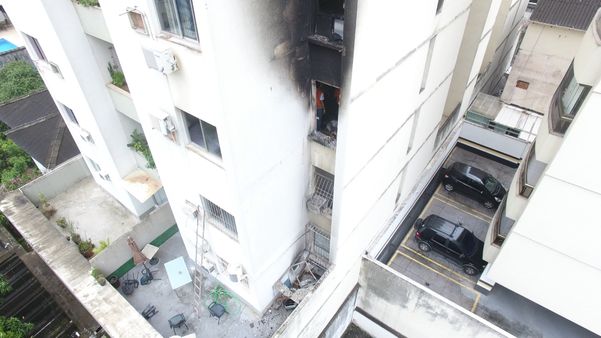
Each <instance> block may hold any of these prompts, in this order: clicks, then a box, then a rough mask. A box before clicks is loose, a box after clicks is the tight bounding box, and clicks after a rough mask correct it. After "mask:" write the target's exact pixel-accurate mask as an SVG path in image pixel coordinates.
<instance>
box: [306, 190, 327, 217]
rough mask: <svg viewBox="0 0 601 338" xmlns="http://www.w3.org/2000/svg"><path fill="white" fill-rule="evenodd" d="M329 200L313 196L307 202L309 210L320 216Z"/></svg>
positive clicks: (316, 195)
mask: <svg viewBox="0 0 601 338" xmlns="http://www.w3.org/2000/svg"><path fill="white" fill-rule="evenodd" d="M327 202H328V200H327V199H326V198H325V197H323V196H320V195H318V194H313V195H311V197H309V199H308V200H307V209H308V210H309V211H311V212H313V213H316V214H319V213H321V212H322V210H323V209H324V208H325V207H326V203H327Z"/></svg>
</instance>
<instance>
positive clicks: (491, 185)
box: [484, 176, 499, 192]
mask: <svg viewBox="0 0 601 338" xmlns="http://www.w3.org/2000/svg"><path fill="white" fill-rule="evenodd" d="M498 185H499V182H497V180H495V179H494V178H492V177H490V176H487V177H485V178H484V187H485V188H486V190H488V191H490V192H495V191H496V190H497V186H498Z"/></svg>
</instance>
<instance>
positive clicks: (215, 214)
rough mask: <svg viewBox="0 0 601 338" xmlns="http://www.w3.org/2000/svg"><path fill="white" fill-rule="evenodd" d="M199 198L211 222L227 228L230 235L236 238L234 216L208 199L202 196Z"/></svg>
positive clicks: (236, 230)
mask: <svg viewBox="0 0 601 338" xmlns="http://www.w3.org/2000/svg"><path fill="white" fill-rule="evenodd" d="M200 198H201V200H202V205H203V208H204V209H205V212H206V215H207V217H208V218H209V220H211V221H212V222H211V223H213V224H215V225H218V226H220V227H221V228H223V229H224V230H227V232H228V233H229V234H230V235H232V236H234V237H235V238H236V239H238V229H236V220H235V219H234V216H232V215H231V214H230V213H229V212H227V211H225V210H223V209H221V208H220V207H219V206H217V205H216V204H215V203H213V202H211V201H209V200H208V199H206V198H204V197H202V196H201V197H200Z"/></svg>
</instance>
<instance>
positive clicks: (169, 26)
mask: <svg viewBox="0 0 601 338" xmlns="http://www.w3.org/2000/svg"><path fill="white" fill-rule="evenodd" d="M154 2H155V5H156V9H157V14H158V16H159V21H160V23H161V29H162V30H163V31H164V32H167V33H170V34H173V35H176V36H179V37H180V38H186V39H192V40H195V41H198V33H197V31H196V20H195V19H194V8H193V7H192V0H155V1H154Z"/></svg>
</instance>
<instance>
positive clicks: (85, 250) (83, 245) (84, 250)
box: [78, 235, 94, 258]
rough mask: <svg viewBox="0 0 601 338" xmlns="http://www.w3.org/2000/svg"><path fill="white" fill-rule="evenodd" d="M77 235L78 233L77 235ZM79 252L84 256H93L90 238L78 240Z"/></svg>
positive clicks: (92, 244) (92, 245)
mask: <svg viewBox="0 0 601 338" xmlns="http://www.w3.org/2000/svg"><path fill="white" fill-rule="evenodd" d="M78 236H79V235H78ZM78 247H79V253H80V254H82V255H83V256H84V257H85V258H91V257H92V256H94V243H92V241H91V240H89V239H88V240H85V241H81V242H79V245H78Z"/></svg>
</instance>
